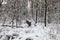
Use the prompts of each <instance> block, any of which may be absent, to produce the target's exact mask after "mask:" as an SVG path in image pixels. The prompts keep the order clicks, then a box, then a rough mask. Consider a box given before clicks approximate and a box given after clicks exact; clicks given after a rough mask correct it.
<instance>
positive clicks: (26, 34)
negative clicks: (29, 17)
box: [0, 23, 60, 40]
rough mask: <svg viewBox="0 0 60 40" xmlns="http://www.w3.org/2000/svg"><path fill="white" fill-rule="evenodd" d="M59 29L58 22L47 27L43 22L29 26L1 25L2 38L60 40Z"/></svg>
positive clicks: (11, 39)
mask: <svg viewBox="0 0 60 40" xmlns="http://www.w3.org/2000/svg"><path fill="white" fill-rule="evenodd" d="M22 26H24V25H22ZM57 27H58V28H57ZM59 30H60V29H59V26H58V25H56V24H54V25H53V24H48V25H47V26H46V27H45V26H44V24H43V23H37V24H36V25H31V26H30V27H29V28H28V27H23V28H16V27H14V28H11V27H6V26H5V27H3V26H0V40H60V33H59Z"/></svg>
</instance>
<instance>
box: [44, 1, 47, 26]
mask: <svg viewBox="0 0 60 40" xmlns="http://www.w3.org/2000/svg"><path fill="white" fill-rule="evenodd" d="M46 14H47V0H45V19H44V24H45V26H46Z"/></svg>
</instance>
